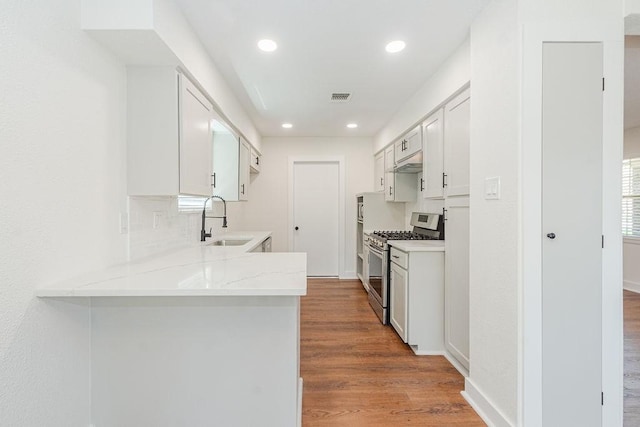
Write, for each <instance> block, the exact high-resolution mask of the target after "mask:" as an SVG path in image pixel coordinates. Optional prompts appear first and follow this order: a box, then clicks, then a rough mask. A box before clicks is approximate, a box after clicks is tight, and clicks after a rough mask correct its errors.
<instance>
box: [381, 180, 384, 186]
mask: <svg viewBox="0 0 640 427" xmlns="http://www.w3.org/2000/svg"><path fill="white" fill-rule="evenodd" d="M383 186H384V178H380V187H383Z"/></svg>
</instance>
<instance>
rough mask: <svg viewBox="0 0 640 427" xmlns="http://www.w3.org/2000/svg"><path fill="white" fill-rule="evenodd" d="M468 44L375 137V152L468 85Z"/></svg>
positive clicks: (429, 79)
mask: <svg viewBox="0 0 640 427" xmlns="http://www.w3.org/2000/svg"><path fill="white" fill-rule="evenodd" d="M469 73H470V69H469V40H468V39H467V40H465V41H464V42H463V43H462V44H461V45H460V47H458V48H457V49H456V50H455V52H454V53H453V54H451V56H449V58H447V60H445V61H444V62H443V63H442V65H440V67H439V68H438V70H437V71H436V72H435V73H433V75H431V76H430V77H429V78H428V80H427V81H426V82H425V83H424V85H422V87H420V89H418V90H417V91H416V93H415V95H413V96H412V97H411V99H409V101H407V103H406V104H404V105H403V106H402V107H401V108H400V109H399V110H398V112H396V114H394V116H393V117H392V118H391V120H390V121H389V123H387V124H386V125H385V126H384V127H383V128H382V129H381V130H380V132H378V133H377V134H376V136H375V143H374V150H373V151H374V152H378V151H380V150H382V149H383V148H384V147H385V146H387V145H389V144H390V143H391V142H393V140H394V139H396V138H398V137H400V136H401V135H402V134H403V133H404V132H406V131H408V130H410V129H412V128H413V127H415V126H416V125H417V124H418V123H420V122H422V120H424V119H425V118H426V117H427V116H429V114H431V112H433V111H434V110H435V109H436V108H438V107H439V106H440V105H441V104H442V103H443V102H444V101H445V100H446V99H447V98H449V97H450V96H451V95H453V94H454V93H455V92H456V91H457V90H460V88H462V87H463V86H465V85H466V84H467V83H469V77H470V74H469Z"/></svg>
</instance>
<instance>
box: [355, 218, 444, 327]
mask: <svg viewBox="0 0 640 427" xmlns="http://www.w3.org/2000/svg"><path fill="white" fill-rule="evenodd" d="M411 225H412V226H413V230H412V231H374V232H373V233H371V234H368V235H365V243H366V244H367V245H368V247H369V259H368V265H369V271H368V279H369V304H370V305H371V307H372V308H373V311H374V312H375V313H376V314H377V315H378V317H379V318H380V321H381V322H382V324H383V325H387V324H388V323H389V244H388V242H389V241H391V240H444V218H443V217H442V215H441V214H433V213H421V212H413V213H412V214H411Z"/></svg>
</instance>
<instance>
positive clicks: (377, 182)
mask: <svg viewBox="0 0 640 427" xmlns="http://www.w3.org/2000/svg"><path fill="white" fill-rule="evenodd" d="M373 163H374V167H373V191H384V151H381V152H379V153H378V154H376V156H375V157H374V159H373Z"/></svg>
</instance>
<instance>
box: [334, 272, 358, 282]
mask: <svg viewBox="0 0 640 427" xmlns="http://www.w3.org/2000/svg"><path fill="white" fill-rule="evenodd" d="M339 279H340V280H352V279H359V277H358V275H357V274H356V272H355V271H345V272H344V273H342V274H341V275H340V276H339Z"/></svg>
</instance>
